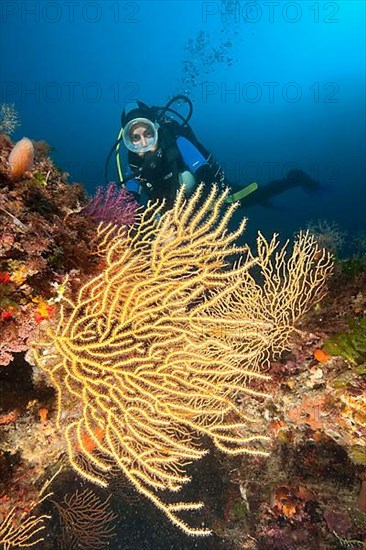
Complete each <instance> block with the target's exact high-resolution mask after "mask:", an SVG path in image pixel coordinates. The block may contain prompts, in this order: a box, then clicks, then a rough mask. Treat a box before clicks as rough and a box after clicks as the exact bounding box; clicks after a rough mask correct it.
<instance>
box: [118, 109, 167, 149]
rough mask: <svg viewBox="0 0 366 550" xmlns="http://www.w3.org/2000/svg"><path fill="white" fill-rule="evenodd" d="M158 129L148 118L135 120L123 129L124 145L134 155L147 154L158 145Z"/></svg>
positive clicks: (157, 125)
mask: <svg viewBox="0 0 366 550" xmlns="http://www.w3.org/2000/svg"><path fill="white" fill-rule="evenodd" d="M158 129H159V124H157V123H156V122H155V123H154V122H151V120H149V119H148V118H134V119H133V120H130V122H128V123H127V124H126V126H125V127H124V129H123V136H122V137H123V143H124V144H125V146H126V147H127V149H128V150H129V151H132V152H133V153H146V151H150V150H151V149H152V148H153V147H155V145H156V144H157V142H158Z"/></svg>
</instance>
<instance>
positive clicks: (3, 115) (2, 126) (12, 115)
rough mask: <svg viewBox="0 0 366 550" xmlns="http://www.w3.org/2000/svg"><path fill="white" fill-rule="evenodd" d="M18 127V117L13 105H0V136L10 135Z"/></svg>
mask: <svg viewBox="0 0 366 550" xmlns="http://www.w3.org/2000/svg"><path fill="white" fill-rule="evenodd" d="M18 126H19V116H18V113H17V110H16V109H15V105H14V103H1V105H0V134H7V135H9V136H10V135H11V134H12V133H13V132H14V130H15V128H17V127H18Z"/></svg>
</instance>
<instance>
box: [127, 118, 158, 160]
mask: <svg viewBox="0 0 366 550" xmlns="http://www.w3.org/2000/svg"><path fill="white" fill-rule="evenodd" d="M130 136H131V141H132V143H133V144H134V145H135V146H136V147H143V148H145V147H148V145H149V142H152V141H153V140H154V133H153V131H152V128H151V127H150V126H148V125H147V124H138V125H136V126H133V128H132V129H131V134H130ZM157 147H158V144H157V143H156V144H155V145H154V146H152V147H151V149H149V151H156V149H157ZM145 152H146V151H145ZM145 152H142V153H137V154H138V155H139V156H140V157H143V156H144V154H145Z"/></svg>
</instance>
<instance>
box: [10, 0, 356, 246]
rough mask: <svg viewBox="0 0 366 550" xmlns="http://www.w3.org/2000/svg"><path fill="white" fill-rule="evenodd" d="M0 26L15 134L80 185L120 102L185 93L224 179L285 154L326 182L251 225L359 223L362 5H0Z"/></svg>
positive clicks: (268, 228)
mask: <svg viewBox="0 0 366 550" xmlns="http://www.w3.org/2000/svg"><path fill="white" fill-rule="evenodd" d="M0 30H1V65H0V67H1V69H0V70H1V97H0V101H1V102H10V103H15V104H16V107H17V109H18V111H19V113H20V117H21V121H22V125H21V127H20V128H19V129H18V130H17V131H16V133H15V135H14V136H13V138H14V139H19V138H21V137H23V136H24V135H26V136H28V137H30V138H31V139H36V140H38V139H45V140H46V141H47V142H49V143H50V144H51V145H52V146H54V147H55V149H56V151H55V153H54V154H53V157H54V159H55V161H56V162H57V164H59V165H60V166H62V167H63V168H64V169H65V170H67V171H68V172H70V173H71V177H70V179H71V180H73V181H81V182H83V183H84V184H85V185H86V187H87V189H88V191H89V192H90V193H93V191H94V190H95V188H96V186H97V185H100V184H103V183H104V175H103V171H104V163H105V159H106V156H107V154H108V152H109V149H110V147H111V145H112V144H113V142H114V141H115V139H116V137H117V134H118V131H119V124H120V113H121V110H122V108H123V105H124V104H125V103H127V102H128V101H131V100H134V99H141V100H142V101H144V102H146V103H148V104H155V105H162V104H164V103H165V102H166V101H167V100H168V99H169V98H170V97H172V96H173V95H174V94H175V93H179V92H186V93H188V94H189V95H190V97H191V99H192V100H193V101H194V114H193V117H192V120H191V123H192V126H193V128H194V129H195V131H196V134H197V136H198V137H199V138H200V139H201V141H202V142H203V144H204V145H205V146H206V147H207V148H208V149H209V150H211V151H212V152H213V153H214V154H215V156H216V157H217V158H218V159H219V161H220V162H221V163H222V164H223V165H224V166H225V167H226V170H227V173H228V175H229V177H230V178H231V179H232V180H235V181H236V182H237V183H239V182H241V183H243V184H245V183H248V182H250V181H252V180H253V179H256V180H257V181H259V182H260V183H262V184H266V183H268V182H269V181H270V180H271V179H279V178H281V177H282V176H283V174H284V173H286V171H287V170H288V168H289V166H290V165H291V164H292V163H295V164H296V165H297V166H300V167H301V168H303V169H304V170H305V171H307V172H308V173H309V174H310V175H312V177H315V178H316V179H319V180H320V181H321V182H322V184H323V186H324V191H326V192H325V193H323V194H316V195H307V194H306V193H304V192H303V191H301V190H293V191H290V192H288V193H286V194H284V195H282V196H281V197H279V198H277V199H276V200H275V201H273V204H274V206H276V208H274V209H268V208H264V207H255V208H250V209H248V210H247V211H246V212H245V214H246V215H248V216H249V219H250V223H249V229H248V231H249V233H248V235H250V234H254V233H255V231H256V230H257V229H258V228H260V229H262V230H263V231H264V232H265V233H267V234H268V233H269V232H272V231H280V232H281V233H282V234H284V235H286V236H290V235H291V234H292V232H293V231H295V230H296V229H297V228H298V227H304V225H305V223H306V222H307V221H308V220H310V219H313V220H316V219H318V218H325V219H327V220H329V221H335V222H337V223H338V224H339V225H340V226H341V227H342V228H343V229H346V230H348V231H351V232H354V231H357V230H361V229H364V230H365V229H366V228H365V211H366V190H365V187H366V184H365V180H366V178H365V103H364V102H365V80H364V79H365V55H364V46H365V3H364V2H363V1H361V0H356V1H353V0H341V1H337V2H329V1H327V2H313V1H310V2H308V1H303V0H301V1H298V2H284V1H282V2H269V3H268V2H267V3H266V2H255V1H253V2H233V1H226V2H219V1H217V2H215V1H213V2H198V1H184V2H183V1H172V2H169V1H162V2H157V1H156V2H155V1H148V2H145V1H138V2H116V1H115V2H113V1H103V2H87V1H86V2H84V1H79V2H77V1H75V2H72V1H71V2H62V1H59V2H51V1H50V2H48V1H42V2H32V1H28V2H14V1H4V2H2V4H1V29H0ZM230 91H232V92H234V91H235V93H229V92H230ZM111 175H113V172H112V174H111ZM241 215H242V212H241Z"/></svg>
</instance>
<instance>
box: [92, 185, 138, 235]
mask: <svg viewBox="0 0 366 550" xmlns="http://www.w3.org/2000/svg"><path fill="white" fill-rule="evenodd" d="M138 206H139V205H138V203H137V201H136V200H135V199H134V197H133V195H132V193H129V192H128V191H127V190H126V189H125V188H122V189H118V187H117V185H116V184H115V182H110V183H109V184H108V186H107V188H106V189H105V188H103V187H98V189H97V192H96V194H95V195H94V197H93V198H92V199H91V200H90V202H89V203H88V204H87V205H86V207H85V208H84V210H83V212H84V214H85V215H86V216H89V217H90V218H93V219H94V220H96V221H98V222H111V223H115V224H117V225H131V224H133V223H134V221H135V216H136V210H137V208H138Z"/></svg>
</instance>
